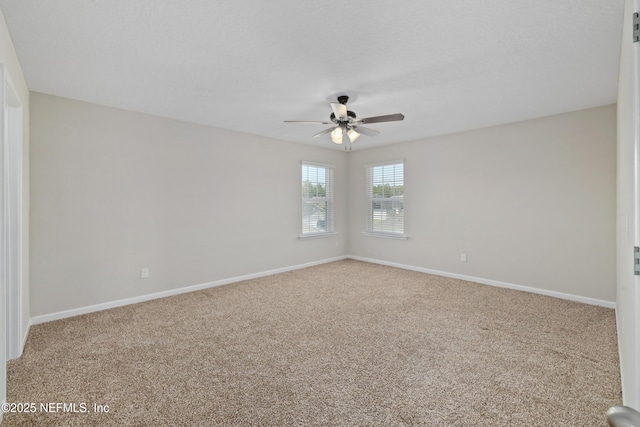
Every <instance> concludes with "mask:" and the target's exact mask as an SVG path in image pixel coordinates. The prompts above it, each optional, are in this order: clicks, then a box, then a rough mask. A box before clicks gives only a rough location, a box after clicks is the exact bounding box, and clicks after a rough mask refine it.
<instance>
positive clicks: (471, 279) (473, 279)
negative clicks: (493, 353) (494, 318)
mask: <svg viewBox="0 0 640 427" xmlns="http://www.w3.org/2000/svg"><path fill="white" fill-rule="evenodd" d="M347 258H351V259H355V260H357V261H364V262H370V263H373V264H381V265H387V266H389V267H396V268H402V269H403V270H412V271H418V272H420V273H427V274H435V275H436V276H443V277H451V278H452V279H459V280H465V281H467V282H475V283H480V284H483V285H490V286H496V287H498V288H507V289H513V290H516V291H524V292H530V293H533V294H540V295H546V296H550V297H555V298H560V299H565V300H570V301H577V302H581V303H584V304H590V305H597V306H600V307H606V308H616V303H615V301H606V300H601V299H596V298H589V297H583V296H580V295H573V294H565V293H563V292H556V291H550V290H547V289H539V288H532V287H529V286H523V285H516V284H513V283H507V282H500V281H498V280H490V279H482V278H480V277H473V276H466V275H464V274H457V273H449V272H446V271H440V270H431V269H429V268H423V267H415V266H412V265H406V264H398V263H395V262H388V261H382V260H378V259H372V258H365V257H359V256H354V255H348V256H347Z"/></svg>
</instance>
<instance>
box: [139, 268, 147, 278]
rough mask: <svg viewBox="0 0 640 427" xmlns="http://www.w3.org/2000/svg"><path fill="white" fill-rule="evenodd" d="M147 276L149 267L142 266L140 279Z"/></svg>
mask: <svg viewBox="0 0 640 427" xmlns="http://www.w3.org/2000/svg"><path fill="white" fill-rule="evenodd" d="M148 277H149V269H148V268H146V267H145V268H143V269H142V270H140V278H141V279H146V278H148Z"/></svg>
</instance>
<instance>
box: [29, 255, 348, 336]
mask: <svg viewBox="0 0 640 427" xmlns="http://www.w3.org/2000/svg"><path fill="white" fill-rule="evenodd" d="M346 258H347V256H346V255H345V256H340V257H335V258H327V259H323V260H320V261H313V262H308V263H305V264H298V265H293V266H290V267H283V268H276V269H274V270H267V271H262V272H259V273H252V274H247V275H244V276H237V277H232V278H229V279H222V280H216V281H213V282H207V283H201V284H199V285H193V286H186V287H184V288H178V289H171V290H168V291H163V292H156V293H153V294H147V295H140V296H137V297H133V298H125V299H121V300H116V301H111V302H105V303H101V304H95V305H90V306H86V307H79V308H73V309H70V310H64V311H58V312H56V313H50V314H43V315H41V316H35V317H32V318H31V320H30V322H29V326H31V325H38V324H40V323H46V322H51V321H54V320H60V319H66V318H68V317H73V316H79V315H81V314H87V313H93V312H96V311H102V310H108V309H110V308H115V307H122V306H124V305H129V304H136V303H139V302H144V301H150V300H154V299H157V298H165V297H170V296H173V295H180V294H184V293H187V292H194V291H199V290H202V289H208V288H213V287H216V286H222V285H228V284H230V283H235V282H241V281H243V280H251V279H257V278H259V277H265V276H271V275H273V274H278V273H285V272H287V271H293V270H299V269H301V268H306V267H312V266H314V265H320V264H326V263H328V262H334V261H340V260H343V259H346ZM25 340H26V335H25Z"/></svg>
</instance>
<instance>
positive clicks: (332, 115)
mask: <svg viewBox="0 0 640 427" xmlns="http://www.w3.org/2000/svg"><path fill="white" fill-rule="evenodd" d="M347 117H349V118H350V119H355V118H356V113H354V112H353V111H347ZM329 119H330V120H331V121H332V122H333V123H340V122H341V120H338V119H336V115H335V113H331V115H330V116H329Z"/></svg>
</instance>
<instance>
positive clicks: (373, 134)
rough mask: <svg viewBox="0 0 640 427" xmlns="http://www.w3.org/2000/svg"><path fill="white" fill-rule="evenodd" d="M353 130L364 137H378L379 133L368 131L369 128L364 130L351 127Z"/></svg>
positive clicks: (363, 128) (360, 127) (372, 130)
mask: <svg viewBox="0 0 640 427" xmlns="http://www.w3.org/2000/svg"><path fill="white" fill-rule="evenodd" d="M353 130H355V131H356V132H358V133H362V134H364V135H367V136H376V135H378V134H379V133H380V132H379V131H377V130H375V129H369V128H366V127H364V126H353Z"/></svg>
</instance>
